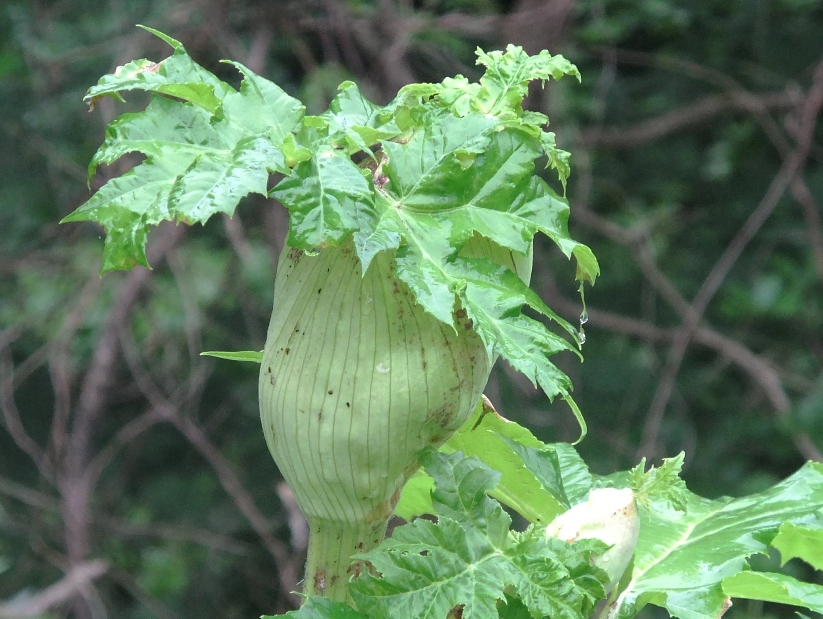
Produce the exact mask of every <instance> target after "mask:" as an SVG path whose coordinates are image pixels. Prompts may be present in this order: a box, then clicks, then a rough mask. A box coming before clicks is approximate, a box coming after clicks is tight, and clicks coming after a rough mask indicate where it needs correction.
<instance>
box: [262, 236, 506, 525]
mask: <svg viewBox="0 0 823 619" xmlns="http://www.w3.org/2000/svg"><path fill="white" fill-rule="evenodd" d="M455 325H456V331H455V330H454V329H452V328H451V327H450V326H448V325H445V324H443V323H441V322H439V321H438V320H437V319H435V318H434V317H432V316H431V315H429V314H427V313H426V312H425V311H424V310H423V309H422V308H421V307H420V306H418V305H416V304H415V302H414V298H413V296H412V294H411V293H410V292H409V290H408V289H407V287H406V286H405V284H404V283H403V282H401V281H399V280H398V278H397V277H396V275H395V267H394V260H393V256H392V255H391V254H390V253H389V252H382V253H381V254H378V256H377V257H375V259H374V261H373V262H372V264H371V266H370V267H369V269H368V272H367V273H366V276H365V277H362V276H361V269H360V262H359V260H358V259H357V256H356V254H355V252H354V249H353V247H352V246H351V245H350V244H349V245H345V246H344V247H342V248H334V249H324V250H323V251H321V252H320V254H319V255H317V256H309V255H306V254H303V253H302V252H300V251H299V250H295V249H290V248H287V249H286V250H285V251H284V253H283V255H282V256H281V259H280V264H279V266H278V271H277V281H276V286H275V295H274V311H273V314H272V320H271V323H270V325H269V332H268V339H267V343H266V350H265V354H264V358H263V364H262V366H261V378H260V407H261V418H262V422H263V429H264V432H265V435H266V440H267V442H268V445H269V449H270V450H271V452H272V454H273V455H274V458H275V461H276V462H277V465H278V467H279V468H280V470H281V472H282V474H283V476H284V477H285V478H286V481H287V482H288V483H289V485H290V486H291V488H292V490H293V492H294V494H295V497H296V498H297V501H298V503H299V504H300V506H301V508H302V509H303V511H304V512H305V514H306V516H308V517H310V518H322V519H328V520H337V521H345V522H363V521H371V520H377V519H385V518H387V517H388V516H389V515H390V513H391V510H392V509H393V507H394V503H395V502H396V498H397V492H398V491H399V489H400V488H401V487H402V484H403V483H404V482H405V481H406V479H407V478H408V477H409V476H410V475H411V474H412V473H413V472H414V470H416V468H417V455H418V454H419V452H420V450H421V449H423V448H424V447H425V446H426V445H429V444H440V443H442V442H443V441H445V440H446V439H447V438H448V437H449V436H451V434H452V433H453V432H454V430H456V429H457V428H458V427H459V426H460V425H461V424H462V423H463V422H464V421H465V419H466V418H467V417H468V415H469V414H470V412H471V410H472V407H473V406H474V405H475V404H476V402H477V400H478V398H479V397H480V394H481V392H482V390H483V388H484V386H485V384H486V381H487V380H488V375H489V371H490V368H491V360H490V359H489V357H488V354H487V352H486V349H485V346H484V345H483V343H482V341H481V340H480V338H479V336H478V335H477V334H476V333H475V331H474V330H473V329H472V328H471V323H470V321H469V320H468V318H466V317H465V313H463V312H460V313H459V314H458V315H456V317H455Z"/></svg>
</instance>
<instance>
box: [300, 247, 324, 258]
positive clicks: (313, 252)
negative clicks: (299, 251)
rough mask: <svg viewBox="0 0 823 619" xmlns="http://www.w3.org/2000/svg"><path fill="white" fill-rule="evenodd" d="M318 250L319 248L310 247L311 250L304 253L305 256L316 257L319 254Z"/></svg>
mask: <svg viewBox="0 0 823 619" xmlns="http://www.w3.org/2000/svg"><path fill="white" fill-rule="evenodd" d="M320 250H321V248H320V247H312V248H311V249H307V250H306V251H305V252H304V253H305V254H306V255H307V256H317V255H318V254H320Z"/></svg>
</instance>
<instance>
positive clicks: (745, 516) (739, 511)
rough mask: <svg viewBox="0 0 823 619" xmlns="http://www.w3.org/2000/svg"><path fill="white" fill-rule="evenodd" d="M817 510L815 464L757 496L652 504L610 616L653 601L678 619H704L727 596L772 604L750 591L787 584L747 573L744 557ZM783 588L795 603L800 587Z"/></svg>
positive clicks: (819, 489) (819, 476)
mask: <svg viewBox="0 0 823 619" xmlns="http://www.w3.org/2000/svg"><path fill="white" fill-rule="evenodd" d="M821 509H823V465H820V464H815V463H809V464H807V465H806V466H805V467H803V468H802V469H801V470H800V471H798V472H797V473H796V474H794V475H792V476H791V477H789V478H787V479H786V480H784V481H783V482H781V483H779V484H777V485H775V486H773V487H771V488H769V489H768V490H766V491H764V492H761V493H759V494H755V495H751V496H747V497H743V498H738V499H721V500H717V501H709V500H706V499H701V498H699V497H697V496H695V495H692V498H691V500H690V501H689V503H688V505H687V506H686V511H685V512H681V511H676V510H671V509H663V508H660V506H657V508H656V509H654V510H653V511H651V512H650V513H647V514H646V515H645V517H644V519H643V522H642V525H641V529H640V531H641V533H640V540H639V542H638V546H637V551H636V554H635V560H634V570H633V572H632V577H631V580H630V582H628V584H627V586H626V588H625V590H623V591H622V592H621V593H620V595H619V596H618V598H617V600H616V601H615V603H614V604H613V606H612V609H611V612H610V614H609V616H610V617H618V618H621V619H622V618H624V617H626V618H627V617H633V616H634V615H635V614H636V613H637V612H638V611H639V610H640V609H641V608H642V607H643V606H645V605H646V604H655V605H657V606H662V607H663V608H665V609H666V610H668V611H669V613H670V614H671V615H673V616H675V617H680V618H681V619H708V618H709V617H717V616H719V614H720V613H721V611H722V610H723V608H724V607H725V605H726V604H727V601H728V598H729V596H740V597H753V598H756V599H771V597H769V598H763V597H761V598H757V595H753V593H755V592H756V591H757V589H758V586H760V585H762V586H763V587H765V586H766V580H769V579H770V580H771V581H772V582H773V583H774V586H773V587H772V586H771V585H770V587H769V588H767V589H763V591H764V592H765V591H766V590H770V591H772V592H774V591H775V590H776V589H774V587H777V586H778V585H779V586H782V587H784V588H786V587H788V584H787V583H788V582H790V581H787V580H786V579H785V578H784V577H783V576H781V575H776V576H775V575H755V574H750V573H748V572H747V570H748V565H747V558H748V557H749V556H751V555H752V554H755V553H764V552H766V551H767V550H768V548H769V545H770V543H771V542H772V540H773V539H774V538H775V536H776V535H777V533H778V531H779V530H780V527H781V526H785V523H799V524H802V523H804V522H807V521H809V519H810V518H813V517H814V514H815V513H816V512H818V511H819V510H821ZM819 529H820V528H819V527H817V531H818V532H817V533H816V534H814V535H813V537H816V539H818V540H819V539H820V533H819ZM757 583H760V584H759V585H758V584H757ZM790 589H791V588H790V587H789V588H786V589H785V591H786V595H787V596H789V595H792V596H795V599H799V597H798V596H800V591H799V589H800V588H795V590H794V592H792V591H790ZM806 593H810V592H809V591H806ZM814 595H815V596H819V593H815V594H814ZM800 597H802V596H800ZM819 599H820V598H819V597H814V600H819ZM810 600H812V598H810ZM783 601H788V598H786V599H785V600H783ZM812 601H813V600H812ZM815 603H818V602H815Z"/></svg>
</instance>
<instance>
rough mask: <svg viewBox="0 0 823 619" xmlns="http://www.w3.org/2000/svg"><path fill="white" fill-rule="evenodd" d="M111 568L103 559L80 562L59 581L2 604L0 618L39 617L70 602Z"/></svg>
mask: <svg viewBox="0 0 823 619" xmlns="http://www.w3.org/2000/svg"><path fill="white" fill-rule="evenodd" d="M108 569H109V566H108V564H107V563H105V562H103V561H88V562H86V563H80V564H78V565H76V566H75V567H74V568H72V569H71V570H69V572H68V573H67V574H66V575H65V576H64V577H63V578H62V579H61V580H59V581H57V582H56V583H54V584H53V585H51V586H50V587H47V588H45V589H43V590H42V591H40V592H39V593H36V594H35V595H33V596H27V597H25V598H23V599H21V600H19V601H13V602H7V603H6V604H0V619H23V618H24V617H38V616H40V615H42V614H43V613H45V612H47V611H49V610H51V609H52V608H54V607H56V606H60V605H62V604H65V603H66V602H68V601H69V600H70V599H71V598H72V597H73V596H74V595H76V594H77V593H78V592H79V591H80V590H81V589H83V588H85V587H87V586H88V585H89V584H91V582H92V581H93V580H95V579H97V578H100V577H101V576H102V575H103V574H105V573H106V572H107V571H108Z"/></svg>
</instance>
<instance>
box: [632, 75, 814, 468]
mask: <svg viewBox="0 0 823 619" xmlns="http://www.w3.org/2000/svg"><path fill="white" fill-rule="evenodd" d="M821 106H823V61H821V62H820V63H819V64H818V66H817V69H816V70H815V73H814V77H813V79H812V85H811V87H810V88H809V92H808V94H807V95H806V100H805V102H804V104H803V108H802V112H801V119H802V120H801V127H802V129H801V130H800V133H799V143H798V145H797V148H796V149H795V150H794V152H793V153H792V154H791V156H789V157H788V158H786V159H784V162H783V165H782V166H781V167H780V170H779V171H778V173H777V175H776V176H775V177H774V179H773V180H772V183H771V185H770V186H769V189H768V191H767V192H766V194H765V195H764V196H763V198H762V199H761V201H760V204H759V205H758V206H757V208H756V209H755V210H754V211H753V212H752V214H751V215H750V216H749V218H748V219H747V220H746V222H745V223H744V224H743V226H742V227H741V228H740V230H739V231H738V232H737V234H736V235H735V237H734V238H733V239H732V241H731V243H729V245H728V246H727V247H726V249H725V250H724V252H723V254H721V256H720V258H719V259H718V261H717V262H716V263H715V265H714V267H713V268H712V270H711V271H710V272H709V274H708V275H707V276H706V279H705V280H704V282H703V285H702V286H701V287H700V290H699V291H698V292H697V294H696V295H695V298H694V300H693V301H692V303H691V305H690V306H689V309H688V311H687V312H686V315H685V317H684V320H683V323H682V324H681V326H680V328H679V330H678V333H677V336H676V337H675V340H674V342H673V344H672V346H671V348H670V349H669V353H668V356H667V359H666V366H665V367H664V369H663V375H662V377H661V379H660V382H659V383H658V386H657V389H656V390H655V394H654V396H653V398H652V403H651V405H650V407H649V413H648V415H647V417H646V424H645V426H644V428H643V441H642V444H641V446H640V450H639V454H640V455H647V456H654V455H656V451H657V440H658V434H659V432H660V426H661V423H662V418H663V414H664V412H665V409H666V407H667V406H668V403H669V400H670V398H671V395H672V392H673V390H674V383H675V380H676V377H677V374H678V372H679V371H680V366H681V364H682V362H683V357H684V356H685V353H686V349H687V348H688V345H689V340H690V339H691V338H692V335H693V333H694V330H695V328H696V327H697V325H698V324H699V322H700V320H701V318H702V317H703V313H704V312H705V311H706V308H707V307H708V305H709V303H710V302H711V300H712V299H713V298H714V295H715V294H716V293H717V291H718V290H719V289H720V286H721V285H722V284H723V282H724V281H725V279H726V276H727V275H728V273H729V271H730V270H731V268H732V266H734V264H735V262H737V259H738V258H739V257H740V255H741V254H742V252H743V250H744V249H745V247H746V246H747V245H748V243H749V241H751V239H752V238H753V237H754V235H755V234H756V233H757V231H758V230H760V228H761V227H762V226H763V224H764V223H765V222H766V219H768V217H769V216H770V215H771V213H772V211H774V209H775V207H776V206H777V203H778V202H779V200H780V198H781V197H782V196H783V194H784V192H785V191H786V189H787V188H788V187H789V185H790V183H791V182H792V180H793V179H794V178H795V176H796V175H797V174H798V173H799V172H800V170H801V169H802V167H803V165H804V164H805V162H806V158H807V156H808V153H809V148H810V147H811V142H812V137H813V133H814V126H815V123H816V119H817V115H818V113H819V111H820V108H821Z"/></svg>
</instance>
